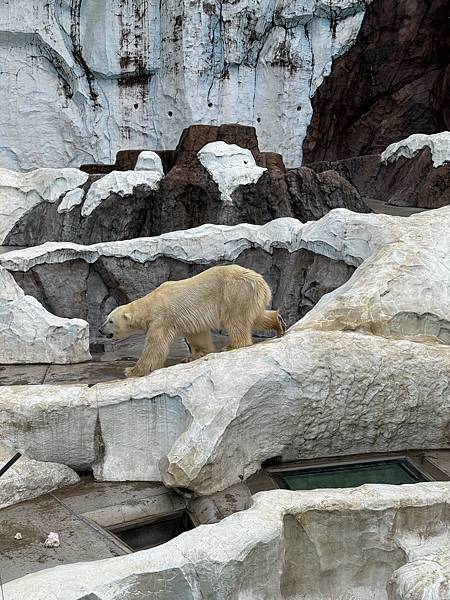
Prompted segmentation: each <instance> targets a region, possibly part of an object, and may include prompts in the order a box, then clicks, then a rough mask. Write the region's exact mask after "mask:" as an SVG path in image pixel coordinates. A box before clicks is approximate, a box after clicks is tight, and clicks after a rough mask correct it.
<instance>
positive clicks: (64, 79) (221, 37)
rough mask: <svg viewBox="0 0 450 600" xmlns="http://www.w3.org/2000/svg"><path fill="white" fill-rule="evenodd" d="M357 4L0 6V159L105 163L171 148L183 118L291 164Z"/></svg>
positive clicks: (38, 0) (338, 0) (20, 166)
mask: <svg viewBox="0 0 450 600" xmlns="http://www.w3.org/2000/svg"><path fill="white" fill-rule="evenodd" d="M369 2H370V0H333V2H331V3H330V2H329V1H328V0H297V1H296V2H293V1H292V0H290V1H287V0H283V1H279V2H267V1H266V2H254V1H250V0H240V2H238V3H236V2H233V3H228V2H219V0H210V1H209V2H192V0H176V1H175V0H168V1H166V2H162V3H159V2H146V10H145V11H144V12H143V13H140V12H139V10H136V11H134V10H130V8H129V6H128V4H127V3H126V2H123V0H104V1H103V2H96V1H95V0H85V1H83V2H79V1H76V0H69V1H67V2H60V1H57V0H48V1H47V2H42V0H14V2H13V3H11V2H9V3H2V4H1V5H0V26H1V30H2V31H3V32H4V35H5V36H9V37H8V52H5V53H4V55H3V56H2V77H1V80H0V107H1V110H0V131H1V132H2V147H1V149H0V165H1V166H5V167H8V168H12V169H17V170H27V169H31V168H35V167H36V166H40V165H42V164H44V165H51V166H55V167H65V166H67V165H70V166H79V165H81V164H83V163H92V162H99V163H107V164H111V162H113V161H114V157H115V154H116V152H117V151H118V150H120V149H122V148H144V147H151V148H155V149H165V148H174V147H175V145H176V144H177V141H178V139H179V136H180V134H181V132H182V130H183V129H184V128H185V127H186V125H187V124H191V123H205V124H211V125H215V124H217V123H242V124H245V125H254V126H256V128H257V133H258V138H259V140H260V142H261V147H262V149H263V150H266V149H271V150H273V151H275V152H279V153H281V154H282V155H283V156H284V158H285V161H286V164H288V165H289V166H297V165H299V164H301V153H302V150H301V149H302V143H303V139H304V137H305V134H306V130H307V127H308V125H309V123H310V120H311V115H312V108H311V101H310V98H311V97H312V96H313V94H314V92H315V90H316V89H317V87H318V86H319V85H320V83H321V81H322V80H323V77H324V76H326V75H328V73H329V72H330V66H331V62H332V60H333V58H334V57H336V56H339V55H341V54H342V53H343V52H345V51H347V50H348V49H349V48H350V47H351V46H352V45H353V43H354V41H355V39H356V36H357V34H358V31H359V29H360V25H361V22H362V19H363V17H364V13H365V10H366V5H367V4H368V3H369ZM287 32H288V33H287ZM10 34H11V35H10ZM180 40H182V42H180ZM75 49H78V50H79V52H80V53H81V55H80V56H78V55H75ZM173 65H178V68H176V69H175V68H172V67H173ZM12 99H13V101H12ZM36 115H38V118H36ZM55 115H57V118H55ZM30 132H32V134H31V135H30Z"/></svg>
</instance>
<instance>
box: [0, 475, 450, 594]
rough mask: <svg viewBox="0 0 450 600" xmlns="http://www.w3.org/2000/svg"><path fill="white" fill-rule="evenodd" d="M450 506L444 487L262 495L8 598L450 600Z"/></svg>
mask: <svg viewBox="0 0 450 600" xmlns="http://www.w3.org/2000/svg"><path fill="white" fill-rule="evenodd" d="M449 501H450V484H449V483H448V482H439V483H438V482H433V483H421V484H416V485H403V486H389V485H364V486H362V487H360V488H354V489H347V490H315V491H309V492H291V491H288V490H277V491H271V492H263V493H260V494H257V495H256V496H254V505H253V506H252V508H250V509H249V510H246V511H243V512H239V513H236V514H234V515H231V516H229V517H227V518H226V519H224V520H223V521H221V522H220V523H217V524H214V525H208V526H201V527H198V528H197V529H194V530H192V531H188V532H186V533H184V534H182V535H180V536H178V537H177V538H175V539H174V540H171V541H170V542H167V543H166V544H164V545H162V546H159V547H156V548H153V549H150V550H144V551H141V552H137V553H135V554H129V555H126V556H121V557H117V558H111V559H107V560H102V561H95V562H90V563H78V564H73V565H65V566H62V567H54V568H52V569H47V570H45V571H41V572H38V573H33V574H31V575H27V576H25V577H22V578H20V579H16V580H14V581H11V582H8V583H7V584H6V585H5V586H4V592H5V598H7V599H8V600H29V599H30V598H33V600H47V599H48V598H51V597H53V596H54V597H57V598H58V600H84V599H87V598H91V597H92V598H96V599H97V598H98V600H133V599H134V598H141V597H142V598H149V599H150V598H158V599H160V598H161V599H162V598H168V599H180V600H181V599H183V600H201V599H204V598H211V599H214V600H235V599H237V598H242V600H244V599H247V598H258V599H260V600H286V599H287V598H299V599H300V598H305V599H308V600H330V598H357V599H358V600H374V599H376V600H388V599H391V600H393V599H395V600H424V598H427V599H428V598H429V599H430V600H431V599H432V600H447V599H448V592H449V585H450V551H449V545H448V539H449V536H450V521H449ZM424 594H425V595H424Z"/></svg>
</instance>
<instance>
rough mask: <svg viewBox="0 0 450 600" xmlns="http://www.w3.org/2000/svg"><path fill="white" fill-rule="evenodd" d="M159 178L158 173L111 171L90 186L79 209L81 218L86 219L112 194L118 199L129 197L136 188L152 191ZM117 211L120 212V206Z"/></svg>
mask: <svg viewBox="0 0 450 600" xmlns="http://www.w3.org/2000/svg"><path fill="white" fill-rule="evenodd" d="M161 177H162V173H161V172H160V171H150V170H145V171H112V172H111V173H108V174H107V175H105V176H104V177H101V178H100V179H98V180H97V181H94V183H93V184H92V185H91V187H90V188H89V191H88V192H87V194H86V199H85V201H84V203H83V207H82V209H81V216H82V217H88V216H89V215H90V214H92V212H93V211H94V210H95V209H96V208H97V207H98V206H99V205H100V204H101V203H102V202H103V200H106V199H107V198H109V197H110V196H111V195H112V194H115V195H116V196H119V197H122V196H131V195H132V194H133V191H134V189H135V188H136V187H137V186H145V187H148V188H149V189H150V190H154V189H156V188H157V187H158V185H159V182H160V181H161ZM117 209H118V210H120V204H119V206H117ZM111 218H112V219H114V215H111ZM119 218H120V217H119Z"/></svg>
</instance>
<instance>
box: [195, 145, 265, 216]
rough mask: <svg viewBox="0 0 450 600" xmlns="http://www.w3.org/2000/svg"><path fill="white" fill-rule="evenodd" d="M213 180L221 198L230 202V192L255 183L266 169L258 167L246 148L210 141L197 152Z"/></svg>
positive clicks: (231, 201)
mask: <svg viewBox="0 0 450 600" xmlns="http://www.w3.org/2000/svg"><path fill="white" fill-rule="evenodd" d="M197 157H198V160H199V161H200V162H201V163H202V165H203V166H204V167H205V169H206V170H207V171H208V173H209V174H210V175H211V177H212V178H213V179H214V181H215V182H216V183H217V186H218V188H219V191H220V193H221V195H222V200H223V201H224V202H226V203H228V204H232V203H233V200H232V198H231V195H232V193H233V192H234V190H236V189H237V188H238V187H239V186H241V185H248V184H250V183H256V182H257V181H258V180H259V178H260V177H261V175H262V174H263V173H264V171H266V170H267V169H264V168H263V167H258V166H257V164H256V162H255V159H254V157H253V154H252V153H251V152H250V150H248V149H247V148H241V147H240V146H236V144H226V143H225V142H211V143H210V144H206V146H203V148H202V149H201V150H200V151H199V152H198V153H197Z"/></svg>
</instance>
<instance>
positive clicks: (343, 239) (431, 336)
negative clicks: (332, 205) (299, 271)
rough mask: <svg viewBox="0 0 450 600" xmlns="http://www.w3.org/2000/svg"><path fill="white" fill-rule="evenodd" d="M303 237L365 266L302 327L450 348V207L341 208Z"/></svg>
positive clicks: (323, 300) (299, 325)
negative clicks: (405, 210)
mask: <svg viewBox="0 0 450 600" xmlns="http://www.w3.org/2000/svg"><path fill="white" fill-rule="evenodd" d="M302 238H303V240H304V244H305V245H306V247H307V248H308V249H310V250H314V251H316V252H321V253H323V254H325V255H326V256H328V257H330V258H338V257H339V258H340V259H343V260H345V261H346V262H349V263H351V264H354V265H358V264H360V266H359V268H358V269H357V270H356V271H355V273H354V274H353V276H352V277H351V278H350V279H349V280H348V281H347V282H346V283H345V284H344V285H342V286H341V287H339V288H337V289H336V290H334V291H333V292H330V293H329V294H327V295H325V296H323V297H322V298H321V299H320V300H319V302H318V303H317V304H316V306H315V307H314V308H313V309H312V310H311V311H310V312H309V313H308V314H307V315H305V317H304V318H303V319H302V320H301V321H299V322H298V323H297V324H296V325H295V329H306V328H307V329H314V330H319V331H321V330H324V329H330V330H336V329H340V330H353V331H366V332H367V333H370V334H375V335H380V336H385V337H392V338H403V339H411V340H416V341H427V340H428V341H438V342H440V343H444V344H450V270H449V268H448V263H449V256H450V207H444V208H441V209H438V210H434V211H429V212H423V213H419V214H416V215H412V216H410V217H408V218H401V217H389V216H386V215H356V214H354V213H351V212H350V211H346V210H345V209H337V210H335V211H332V212H330V213H329V214H328V215H326V216H325V217H324V218H323V219H320V220H319V221H316V222H312V223H308V224H306V225H305V226H304V228H303V231H302Z"/></svg>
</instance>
